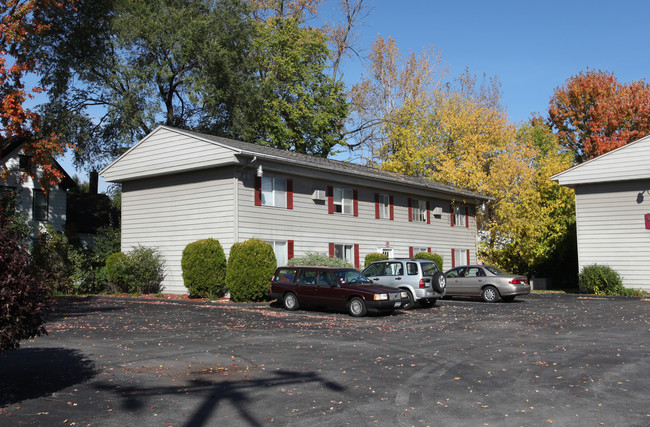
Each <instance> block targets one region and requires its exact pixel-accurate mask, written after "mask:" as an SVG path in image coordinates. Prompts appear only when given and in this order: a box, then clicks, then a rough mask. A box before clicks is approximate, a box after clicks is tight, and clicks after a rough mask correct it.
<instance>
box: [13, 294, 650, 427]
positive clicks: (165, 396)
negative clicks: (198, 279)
mask: <svg viewBox="0 0 650 427" xmlns="http://www.w3.org/2000/svg"><path fill="white" fill-rule="evenodd" d="M649 312H650V302H648V301H647V300H643V299H639V298H618V297H594V296H580V295H570V294H561V293H554V294H533V295H528V296H525V297H520V298H518V299H516V300H515V301H514V302H511V303H497V304H486V303H483V302H480V301H479V300H457V299H453V300H443V301H439V302H438V304H437V305H436V306H434V307H432V308H428V309H420V308H416V309H414V310H411V311H396V312H395V313H394V314H391V315H383V316H368V317H363V318H353V317H350V316H348V315H347V314H344V313H337V312H332V311H306V310H298V311H296V312H287V311H285V310H284V309H283V308H281V307H279V306H276V305H274V304H271V305H269V304H268V303H260V304H235V303H223V302H219V303H210V302H206V303H196V302H184V301H166V300H146V299H121V298H111V297H88V298H62V299H59V300H58V301H57V303H56V305H55V310H54V311H53V313H52V314H51V316H50V318H49V321H48V323H47V325H46V327H47V329H48V331H49V335H48V336H44V337H39V338H36V339H34V340H31V341H27V342H23V343H22V346H21V348H20V349H19V350H16V351H13V352H10V353H8V354H6V355H4V356H0V408H1V409H0V425H15V424H35V425H76V426H82V425H137V424H140V425H147V426H150V425H151V426H154V425H161V426H168V425H170V426H203V425H206V426H207V425H248V426H262V425H272V424H278V425H301V426H303V425H333V426H340V425H391V426H392V425H404V426H410V425H416V426H417V425H424V426H426V425H444V426H449V425H472V426H478V425H493V426H503V425H512V426H519V425H522V426H540V425H549V424H554V425H574V426H598V425H604V426H634V425H637V426H648V425H650V409H649V408H650V406H649V405H648V396H650V349H649V348H648V345H649V344H650V323H649V317H650V316H649Z"/></svg>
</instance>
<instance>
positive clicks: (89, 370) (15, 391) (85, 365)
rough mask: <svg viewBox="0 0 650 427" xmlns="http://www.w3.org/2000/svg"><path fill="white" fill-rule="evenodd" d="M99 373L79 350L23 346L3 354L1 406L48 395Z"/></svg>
mask: <svg viewBox="0 0 650 427" xmlns="http://www.w3.org/2000/svg"><path fill="white" fill-rule="evenodd" d="M95 375H96V371H95V365H94V363H93V362H92V361H89V360H86V359H85V358H84V356H83V354H81V353H79V352H78V351H76V350H69V349H62V348H19V349H17V350H14V351H11V352H9V353H7V354H4V355H0V407H4V406H6V405H10V404H13V403H16V402H20V401H23V400H27V399H35V398H38V397H42V396H48V395H51V394H52V393H55V392H58V391H60V390H63V389H65V388H67V387H70V386H73V385H75V384H79V383H83V382H85V381H88V380H89V379H91V378H93V377H94V376H95Z"/></svg>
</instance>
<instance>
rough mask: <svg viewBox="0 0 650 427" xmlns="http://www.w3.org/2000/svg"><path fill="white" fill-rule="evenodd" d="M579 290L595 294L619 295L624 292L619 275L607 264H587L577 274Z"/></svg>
mask: <svg viewBox="0 0 650 427" xmlns="http://www.w3.org/2000/svg"><path fill="white" fill-rule="evenodd" d="M578 285H579V286H580V290H581V291H583V292H586V293H588V294H596V295H621V294H622V293H624V292H625V291H624V288H623V281H622V280H621V276H620V275H619V274H618V273H617V272H616V271H614V270H613V269H612V268H611V267H610V266H608V265H598V264H593V265H588V266H586V267H583V269H582V271H581V272H580V275H579V276H578Z"/></svg>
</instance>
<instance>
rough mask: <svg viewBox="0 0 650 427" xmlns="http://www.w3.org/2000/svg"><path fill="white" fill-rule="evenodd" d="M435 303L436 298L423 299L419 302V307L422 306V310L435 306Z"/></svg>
mask: <svg viewBox="0 0 650 427" xmlns="http://www.w3.org/2000/svg"><path fill="white" fill-rule="evenodd" d="M437 301H438V298H433V299H423V300H420V306H422V308H429V307H433V306H434V305H436V302H437Z"/></svg>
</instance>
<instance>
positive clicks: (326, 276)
mask: <svg viewBox="0 0 650 427" xmlns="http://www.w3.org/2000/svg"><path fill="white" fill-rule="evenodd" d="M336 284H338V281H337V280H336V277H334V275H333V274H332V273H330V272H329V271H319V272H318V286H325V287H330V286H334V285H336Z"/></svg>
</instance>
